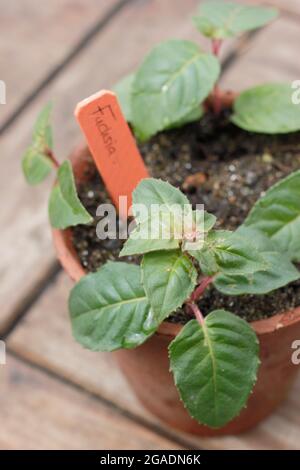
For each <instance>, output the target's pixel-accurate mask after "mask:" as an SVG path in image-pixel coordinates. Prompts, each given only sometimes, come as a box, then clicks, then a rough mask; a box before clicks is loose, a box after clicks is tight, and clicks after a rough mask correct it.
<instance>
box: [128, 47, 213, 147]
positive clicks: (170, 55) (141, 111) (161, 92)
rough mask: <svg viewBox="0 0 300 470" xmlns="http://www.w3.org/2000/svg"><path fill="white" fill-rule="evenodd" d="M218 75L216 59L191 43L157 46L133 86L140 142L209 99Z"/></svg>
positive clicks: (175, 121) (136, 125) (137, 131)
mask: <svg viewBox="0 0 300 470" xmlns="http://www.w3.org/2000/svg"><path fill="white" fill-rule="evenodd" d="M219 74H220V65H219V63H218V61H217V59H216V58H215V57H214V56H213V55H211V54H206V53H204V52H202V51H201V50H200V49H199V47H198V45H196V44H194V43H192V42H190V41H181V40H170V41H165V42H163V43H161V44H159V45H158V46H156V47H155V48H154V49H153V50H152V51H151V52H150V54H149V55H148V56H147V57H146V59H145V60H144V62H143V64H142V65H141V67H140V68H139V70H138V71H137V73H136V76H135V80H134V82H133V86H132V117H133V125H134V129H135V133H136V135H137V136H138V138H139V139H141V140H146V139H148V138H149V137H151V136H152V135H154V134H156V133H157V132H158V131H161V130H164V129H167V128H170V126H172V125H173V124H176V123H178V122H180V121H181V120H182V119H185V117H186V116H187V115H188V114H189V113H190V112H192V111H194V110H195V108H196V107H197V106H198V105H199V106H200V104H201V103H202V101H203V100H204V99H205V98H206V97H207V96H208V95H209V93H210V92H211V90H212V89H213V86H214V84H215V82H216V80H217V78H218V76H219Z"/></svg>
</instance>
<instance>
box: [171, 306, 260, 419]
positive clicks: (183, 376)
mask: <svg viewBox="0 0 300 470" xmlns="http://www.w3.org/2000/svg"><path fill="white" fill-rule="evenodd" d="M169 355H170V361H171V370H172V372H173V374H174V379H175V384H176V386H177V388H178V390H179V393H180V396H181V399H182V401H183V403H184V405H185V407H186V408H187V410H188V411H189V413H190V415H191V416H192V417H193V418H195V419H196V420H197V421H199V422H200V423H202V424H205V425H207V426H210V427H212V428H218V427H221V426H224V425H225V424H226V423H228V422H229V421H231V420H232V419H233V418H234V417H235V416H237V415H238V414H239V413H240V411H241V409H242V408H243V407H244V406H245V404H246V402H247V399H248V397H249V394H250V393H251V390H252V388H253V386H254V384H255V381H256V374H257V370H258V366H259V358H258V340H257V337H256V335H255V333H254V331H253V330H252V328H251V327H250V325H248V324H247V323H246V322H245V321H244V320H242V319H241V318H239V317H237V316H236V315H233V314H232V313H229V312H226V311H225V310H216V311H214V312H212V313H210V314H209V315H208V316H207V317H206V318H205V322H204V325H203V326H202V327H201V326H200V325H199V323H198V322H197V321H196V320H191V321H190V322H189V323H187V324H186V325H185V326H184V327H183V329H182V330H181V332H180V333H179V335H178V336H177V337H176V338H175V339H174V340H173V341H172V343H171V344H170V346H169Z"/></svg>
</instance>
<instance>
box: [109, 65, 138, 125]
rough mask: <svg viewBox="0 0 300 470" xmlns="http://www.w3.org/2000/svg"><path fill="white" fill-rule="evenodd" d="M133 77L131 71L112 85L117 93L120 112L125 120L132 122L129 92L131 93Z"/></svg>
mask: <svg viewBox="0 0 300 470" xmlns="http://www.w3.org/2000/svg"><path fill="white" fill-rule="evenodd" d="M134 79H135V74H134V73H132V74H130V75H127V76H126V77H124V78H123V79H122V80H120V81H119V82H118V83H117V84H116V85H115V86H114V87H113V91H114V92H115V93H116V95H117V98H118V100H119V102H120V105H121V109H122V112H123V114H124V116H125V118H126V121H127V122H132V111H131V94H132V84H133V81H134Z"/></svg>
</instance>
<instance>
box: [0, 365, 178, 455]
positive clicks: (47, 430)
mask: <svg viewBox="0 0 300 470" xmlns="http://www.w3.org/2000/svg"><path fill="white" fill-rule="evenodd" d="M0 384H1V398H0V405H1V406H0V420H1V423H2V426H1V427H0V449H2V450H3V449H5V450H12V449H17V450H20V449H25V450H28V449H34V450H45V449H47V450H48V449H51V450H52V449H58V450H67V449H78V450H86V449H103V450H105V449H179V448H180V446H179V445H178V444H176V443H174V442H172V441H171V440H169V439H167V438H165V437H163V436H160V435H158V434H156V433H154V432H152V431H151V430H149V429H147V428H145V427H143V426H141V425H139V424H137V423H136V422H134V421H132V420H131V419H129V418H126V417H124V416H123V415H122V414H120V413H119V412H118V411H117V410H115V409H113V408H111V407H108V406H106V405H104V404H103V403H101V401H99V400H97V399H95V398H93V397H91V396H90V395H88V394H86V393H84V392H83V393H82V392H79V391H77V390H76V389H74V388H72V387H70V386H68V385H65V384H63V383H61V382H59V381H58V380H54V379H53V378H50V377H49V376H48V375H47V374H45V373H43V372H41V371H37V370H34V369H33V368H31V367H28V366H27V365H24V364H23V363H22V362H20V361H18V360H16V359H14V358H13V357H11V356H8V358H7V364H6V366H2V367H1V369H0Z"/></svg>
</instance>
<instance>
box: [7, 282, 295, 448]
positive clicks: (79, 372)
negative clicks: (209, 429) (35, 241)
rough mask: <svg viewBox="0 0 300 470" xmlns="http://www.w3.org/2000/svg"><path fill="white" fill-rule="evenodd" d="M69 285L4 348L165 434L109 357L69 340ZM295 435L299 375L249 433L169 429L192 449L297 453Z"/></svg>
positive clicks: (56, 290) (52, 291)
mask: <svg viewBox="0 0 300 470" xmlns="http://www.w3.org/2000/svg"><path fill="white" fill-rule="evenodd" d="M71 285H72V284H71V281H69V280H68V279H67V278H66V276H65V275H64V274H61V275H60V276H59V277H58V278H57V280H56V282H55V283H54V284H53V285H52V286H51V287H50V288H49V289H48V291H47V292H45V294H44V295H43V296H42V297H41V299H40V300H39V302H38V303H37V304H36V305H35V306H34V307H33V308H32V310H31V311H30V313H28V314H27V315H26V316H25V317H24V319H23V320H22V322H21V324H20V325H19V326H18V327H17V328H16V329H15V330H14V331H13V333H12V334H11V336H10V337H9V339H8V348H9V349H10V350H13V351H14V352H15V353H17V354H18V355H22V356H23V357H25V358H27V359H28V360H30V361H32V362H34V363H36V364H38V365H39V366H41V367H43V368H46V369H49V370H51V371H53V372H55V373H56V374H59V375H61V376H63V377H64V378H65V379H67V380H69V381H71V382H73V383H76V384H78V385H80V386H81V387H84V388H85V389H86V390H89V391H91V392H93V393H95V394H97V395H99V396H101V397H104V398H106V399H107V400H110V401H112V402H114V403H115V404H117V405H118V406H120V407H122V408H124V409H126V410H129V411H130V412H131V413H133V414H135V415H137V416H139V417H142V418H143V419H144V420H147V421H148V422H149V423H154V424H156V425H160V426H161V427H162V428H163V429H167V430H168V432H170V429H169V428H166V427H165V426H164V425H163V424H162V423H159V422H158V420H157V419H156V418H155V417H154V416H152V415H150V413H148V412H147V411H146V410H145V409H144V408H143V407H142V406H141V405H140V404H139V403H138V402H137V400H136V398H135V396H134V394H133V392H132V391H131V389H130V388H129V386H128V385H127V383H126V380H125V379H124V377H123V376H122V374H121V373H120V371H119V369H118V367H117V365H116V364H115V362H114V359H113V354H107V353H93V352H91V351H88V350H85V349H83V348H81V346H80V345H78V344H77V343H76V342H75V341H74V340H73V338H72V336H71V327H70V321H69V318H68V312H67V297H68V292H69V290H70V287H71ZM299 432H300V377H299V380H298V381H297V384H296V385H295V387H294V388H293V390H292V392H291V394H290V396H289V399H288V400H287V401H286V402H285V404H284V405H283V406H282V407H281V408H280V409H279V410H278V411H277V412H276V413H275V414H274V415H273V416H272V417H270V418H269V419H267V420H265V421H264V422H263V423H262V424H261V425H260V426H258V427H256V428H255V429H254V430H253V431H251V432H249V433H245V434H243V435H241V436H237V437H234V436H228V437H224V438H215V439H211V438H205V439H203V438H201V439H199V438H195V437H192V436H187V435H186V434H184V435H183V434H181V433H177V432H176V431H174V436H177V437H178V438H180V439H181V440H182V439H184V440H185V441H187V442H188V443H189V444H190V446H191V447H196V448H197V447H199V448H206V449H299V448H300V441H299Z"/></svg>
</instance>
